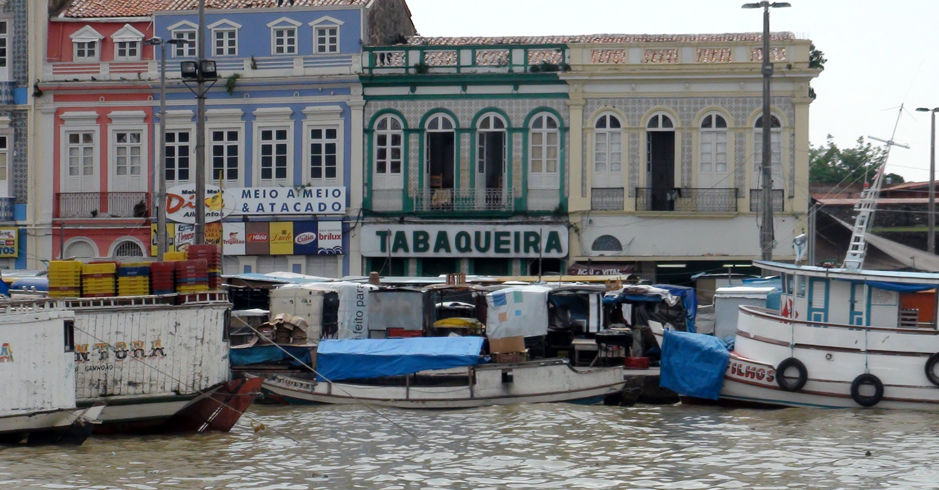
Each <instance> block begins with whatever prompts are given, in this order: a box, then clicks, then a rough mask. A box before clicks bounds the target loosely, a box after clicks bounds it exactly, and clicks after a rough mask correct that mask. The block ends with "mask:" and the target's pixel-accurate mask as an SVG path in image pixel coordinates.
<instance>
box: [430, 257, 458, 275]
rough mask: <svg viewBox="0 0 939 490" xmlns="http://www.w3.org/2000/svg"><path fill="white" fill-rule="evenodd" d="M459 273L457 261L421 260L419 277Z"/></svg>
mask: <svg viewBox="0 0 939 490" xmlns="http://www.w3.org/2000/svg"><path fill="white" fill-rule="evenodd" d="M453 272H460V267H459V264H457V259H422V260H421V276H423V277H438V276H440V275H442V274H451V273H453Z"/></svg>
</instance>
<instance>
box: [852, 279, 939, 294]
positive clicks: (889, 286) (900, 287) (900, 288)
mask: <svg viewBox="0 0 939 490" xmlns="http://www.w3.org/2000/svg"><path fill="white" fill-rule="evenodd" d="M866 282H867V285H868V286H870V287H872V288H877V289H885V290H887V291H896V292H898V293H918V292H921V291H929V290H931V289H936V286H935V285H929V284H899V283H895V282H881V281H866Z"/></svg>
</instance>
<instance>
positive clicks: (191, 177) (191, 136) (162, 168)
mask: <svg viewBox="0 0 939 490" xmlns="http://www.w3.org/2000/svg"><path fill="white" fill-rule="evenodd" d="M170 134H173V135H174V139H175V138H176V137H177V136H178V135H180V134H188V135H189V142H187V143H186V146H188V147H189V150H188V156H189V164H188V167H189V178H188V179H180V178H179V155H180V153H179V147H180V146H182V145H180V144H179V141H173V142H170V141H169V136H170ZM166 136H167V140H166V148H167V149H169V148H170V147H172V148H173V149H174V151H173V153H174V156H173V159H174V160H173V178H172V179H171V178H169V176H167V177H166V182H167V186H168V187H172V186H176V185H181V184H191V183H192V182H194V181H195V179H194V177H195V163H196V158H195V144H196V142H195V131H193V130H191V129H189V128H173V127H167V128H166ZM168 158H169V152H167V151H164V154H163V162H162V165H161V166H160V171H161V172H163V173H164V174H165V173H166V160H167V159H168Z"/></svg>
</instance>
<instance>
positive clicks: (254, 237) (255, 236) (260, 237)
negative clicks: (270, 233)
mask: <svg viewBox="0 0 939 490" xmlns="http://www.w3.org/2000/svg"><path fill="white" fill-rule="evenodd" d="M248 241H249V242H266V241H267V233H248Z"/></svg>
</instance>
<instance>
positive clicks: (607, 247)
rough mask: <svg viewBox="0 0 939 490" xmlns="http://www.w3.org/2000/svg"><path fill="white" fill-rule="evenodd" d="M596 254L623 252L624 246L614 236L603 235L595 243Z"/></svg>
mask: <svg viewBox="0 0 939 490" xmlns="http://www.w3.org/2000/svg"><path fill="white" fill-rule="evenodd" d="M590 248H592V249H593V251H594V252H622V251H623V244H621V243H620V241H619V239H617V238H616V237H615V236H613V235H603V236H600V237H599V238H597V239H596V240H594V241H593V246H591V247H590Z"/></svg>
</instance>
